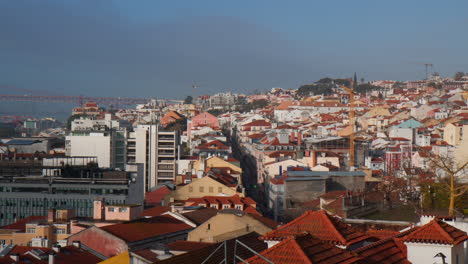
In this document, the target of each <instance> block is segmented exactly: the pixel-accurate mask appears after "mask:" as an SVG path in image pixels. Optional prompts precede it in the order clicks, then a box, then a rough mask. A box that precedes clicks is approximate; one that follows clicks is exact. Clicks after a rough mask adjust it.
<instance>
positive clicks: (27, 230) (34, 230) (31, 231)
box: [26, 227, 36, 233]
mask: <svg viewBox="0 0 468 264" xmlns="http://www.w3.org/2000/svg"><path fill="white" fill-rule="evenodd" d="M26 233H36V228H34V227H28V228H27V229H26Z"/></svg>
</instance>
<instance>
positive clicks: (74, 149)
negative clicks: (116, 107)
mask: <svg viewBox="0 0 468 264" xmlns="http://www.w3.org/2000/svg"><path fill="white" fill-rule="evenodd" d="M66 140H67V141H69V144H70V148H69V153H68V154H69V156H72V157H73V156H76V157H83V156H96V157H97V159H98V165H99V167H101V168H111V167H112V166H113V164H112V163H111V156H112V153H111V151H112V150H111V137H110V136H105V135H104V134H103V133H93V132H92V133H90V135H89V136H67V137H66Z"/></svg>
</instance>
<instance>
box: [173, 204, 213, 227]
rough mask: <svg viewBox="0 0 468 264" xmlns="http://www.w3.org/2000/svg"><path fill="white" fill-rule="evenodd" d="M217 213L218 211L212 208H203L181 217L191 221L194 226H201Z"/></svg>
mask: <svg viewBox="0 0 468 264" xmlns="http://www.w3.org/2000/svg"><path fill="white" fill-rule="evenodd" d="M217 213H218V210H216V209H214V208H211V207H209V208H207V207H204V208H200V209H198V210H196V211H192V212H188V213H183V214H182V215H183V216H185V217H186V218H188V219H189V220H190V221H192V222H193V223H195V224H196V225H201V224H203V223H204V222H206V221H207V220H208V219H210V218H211V217H213V216H215V215H216V214H217Z"/></svg>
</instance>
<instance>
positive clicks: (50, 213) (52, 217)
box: [47, 208, 55, 223]
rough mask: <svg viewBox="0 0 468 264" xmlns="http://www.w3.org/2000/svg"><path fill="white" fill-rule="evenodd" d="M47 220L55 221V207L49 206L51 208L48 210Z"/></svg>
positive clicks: (49, 221)
mask: <svg viewBox="0 0 468 264" xmlns="http://www.w3.org/2000/svg"><path fill="white" fill-rule="evenodd" d="M47 222H48V223H53V222H55V209H53V208H49V210H47Z"/></svg>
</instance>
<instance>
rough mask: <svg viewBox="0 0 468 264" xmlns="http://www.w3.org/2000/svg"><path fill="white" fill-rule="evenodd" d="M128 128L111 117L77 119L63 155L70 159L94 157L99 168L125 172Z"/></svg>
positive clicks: (122, 122) (120, 121) (72, 125)
mask: <svg viewBox="0 0 468 264" xmlns="http://www.w3.org/2000/svg"><path fill="white" fill-rule="evenodd" d="M130 127H131V126H130V124H129V123H128V122H127V121H125V120H113V119H112V116H111V115H110V114H106V116H105V118H104V119H97V120H94V119H83V118H82V119H76V120H74V121H73V122H72V124H71V132H70V134H69V135H68V136H67V137H66V139H65V148H66V154H67V156H70V157H84V156H87V157H92V156H95V157H97V159H98V164H99V167H101V168H112V169H115V168H118V169H124V168H125V163H126V141H127V134H128V133H127V131H128V130H129V129H130Z"/></svg>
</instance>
